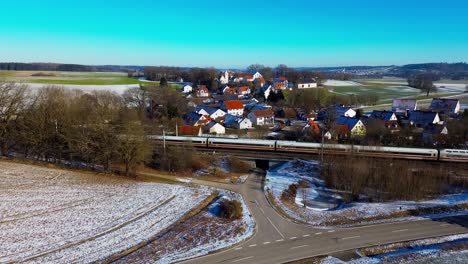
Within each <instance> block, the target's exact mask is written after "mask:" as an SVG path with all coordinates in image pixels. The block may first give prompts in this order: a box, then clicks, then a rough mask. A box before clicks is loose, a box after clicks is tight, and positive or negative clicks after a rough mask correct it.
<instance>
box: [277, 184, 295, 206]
mask: <svg viewBox="0 0 468 264" xmlns="http://www.w3.org/2000/svg"><path fill="white" fill-rule="evenodd" d="M298 188H299V185H298V184H296V183H293V184H291V185H289V187H288V189H286V190H284V191H283V193H282V194H281V198H282V199H284V200H286V201H291V202H292V201H294V200H295V199H296V195H297V189H298Z"/></svg>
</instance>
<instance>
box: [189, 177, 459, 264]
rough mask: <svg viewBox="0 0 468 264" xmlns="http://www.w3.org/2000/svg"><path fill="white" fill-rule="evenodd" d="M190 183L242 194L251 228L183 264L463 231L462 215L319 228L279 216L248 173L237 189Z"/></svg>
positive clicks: (295, 254) (292, 255)
mask: <svg viewBox="0 0 468 264" xmlns="http://www.w3.org/2000/svg"><path fill="white" fill-rule="evenodd" d="M193 182H194V183H196V184H202V185H209V186H212V187H217V188H223V189H228V190H232V191H236V192H239V193H240V194H242V196H243V197H244V199H245V201H246V203H247V205H248V207H249V209H250V212H251V213H252V215H253V217H254V218H255V221H256V225H257V226H256V232H255V234H254V235H253V236H252V237H251V238H250V239H248V240H247V241H245V242H243V243H241V244H239V245H236V246H234V247H232V248H230V249H227V250H223V251H220V252H217V253H214V254H210V255H207V256H204V257H199V258H195V259H191V260H187V261H184V262H183V263H203V264H210V263H238V264H241V263H284V262H289V261H292V260H298V259H303V258H308V257H313V256H318V255H328V254H332V253H335V252H341V251H346V250H352V249H356V248H361V247H367V246H372V245H382V244H388V243H394V242H400V241H408V240H416V239H423V238H430V237H437V236H444V235H453V234H461V233H466V232H468V216H458V217H447V218H439V219H427V220H422V221H405V222H395V223H385V224H374V225H368V226H361V227H354V228H335V229H320V228H316V227H311V226H307V225H303V224H297V223H294V222H292V221H291V220H289V219H286V218H284V217H283V216H281V215H280V214H279V213H278V212H277V211H276V210H275V209H274V208H273V207H272V206H271V205H270V204H269V202H268V200H267V199H266V197H265V194H264V192H263V190H262V176H261V175H259V174H251V175H250V177H249V178H248V180H247V181H246V182H245V183H244V184H241V185H228V184H220V183H213V182H207V181H200V180H194V181H193Z"/></svg>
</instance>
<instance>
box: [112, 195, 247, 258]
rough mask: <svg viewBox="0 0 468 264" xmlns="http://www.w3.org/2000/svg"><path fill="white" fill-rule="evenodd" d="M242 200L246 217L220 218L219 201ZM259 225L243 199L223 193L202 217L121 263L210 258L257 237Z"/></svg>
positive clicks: (193, 218)
mask: <svg viewBox="0 0 468 264" xmlns="http://www.w3.org/2000/svg"><path fill="white" fill-rule="evenodd" d="M221 199H229V200H232V199H235V200H238V201H241V203H242V207H243V217H242V218H241V219H238V220H227V219H223V218H220V217H219V201H220V200H221ZM254 228H255V223H254V220H253V217H252V216H251V215H250V213H249V210H248V207H247V205H246V204H245V202H244V200H243V199H242V196H241V195H239V194H237V193H233V192H227V191H221V193H220V195H219V196H218V199H217V200H215V201H214V202H213V203H212V204H210V206H209V207H208V208H207V209H205V210H203V211H201V212H200V213H199V214H197V215H195V216H194V217H192V218H190V219H189V220H187V221H185V222H184V223H181V224H180V225H178V226H176V227H175V228H173V229H172V230H170V231H169V232H167V233H166V234H164V235H163V236H161V237H160V238H159V239H158V240H157V241H155V242H154V243H151V244H149V245H147V246H145V247H143V248H141V249H140V250H138V251H135V252H134V253H132V254H130V255H128V256H127V257H125V258H123V259H121V260H119V261H118V263H149V262H153V261H156V263H172V262H176V261H182V260H184V259H188V258H194V257H198V256H202V255H206V254H208V253H210V252H213V251H216V250H220V249H223V248H226V247H229V246H231V245H234V244H237V243H239V242H241V241H244V240H246V239H247V238H249V237H250V236H252V235H253V231H254Z"/></svg>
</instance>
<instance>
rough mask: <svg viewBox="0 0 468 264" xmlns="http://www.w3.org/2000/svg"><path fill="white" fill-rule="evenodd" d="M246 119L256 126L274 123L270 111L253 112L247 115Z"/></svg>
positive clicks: (273, 117)
mask: <svg viewBox="0 0 468 264" xmlns="http://www.w3.org/2000/svg"><path fill="white" fill-rule="evenodd" d="M248 118H249V119H250V120H252V123H253V124H254V125H256V126H263V125H272V124H274V123H275V116H274V114H273V111H272V110H271V109H265V110H253V111H252V112H250V114H249V115H248Z"/></svg>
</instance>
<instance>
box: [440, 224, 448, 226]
mask: <svg viewBox="0 0 468 264" xmlns="http://www.w3.org/2000/svg"><path fill="white" fill-rule="evenodd" d="M440 226H451V224H441V225H440Z"/></svg>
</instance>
